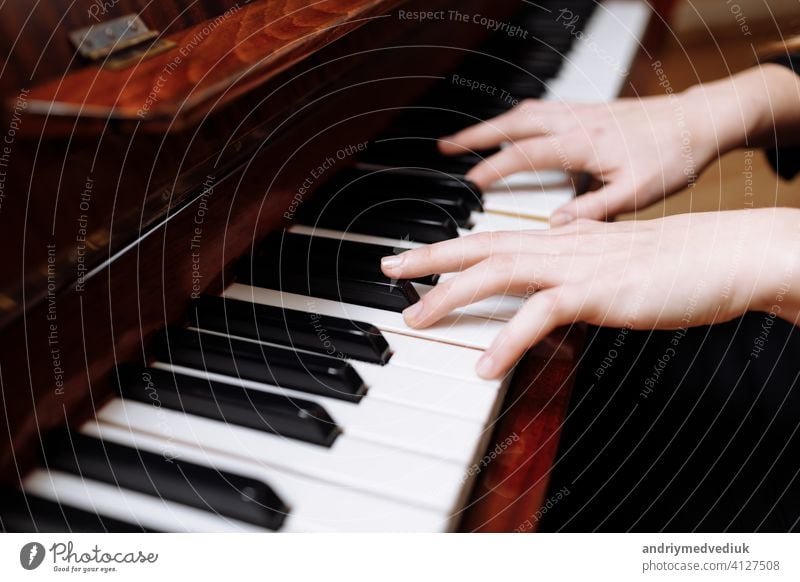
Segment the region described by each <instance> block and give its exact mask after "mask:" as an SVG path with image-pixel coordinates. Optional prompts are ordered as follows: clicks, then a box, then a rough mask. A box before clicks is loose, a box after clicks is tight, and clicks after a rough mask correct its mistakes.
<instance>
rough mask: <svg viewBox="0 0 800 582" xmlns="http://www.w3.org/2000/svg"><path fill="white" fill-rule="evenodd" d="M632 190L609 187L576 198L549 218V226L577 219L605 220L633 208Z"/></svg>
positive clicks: (628, 187) (620, 186)
mask: <svg viewBox="0 0 800 582" xmlns="http://www.w3.org/2000/svg"><path fill="white" fill-rule="evenodd" d="M633 202H634V192H633V188H632V187H631V186H628V185H625V186H623V185H616V184H614V185H609V186H605V187H603V188H600V189H599V190H595V191H594V192H587V193H586V194H582V195H580V196H576V197H575V198H573V199H572V200H570V201H569V202H567V203H566V204H564V205H563V206H561V207H560V208H559V209H558V210H556V211H555V212H554V213H553V215H552V216H551V217H550V226H563V225H565V224H568V223H570V222H572V221H573V220H577V219H578V218H590V219H592V220H605V219H607V218H613V217H615V216H616V215H617V214H621V213H623V212H626V211H628V210H633V208H634V203H633Z"/></svg>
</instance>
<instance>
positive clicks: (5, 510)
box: [0, 488, 151, 533]
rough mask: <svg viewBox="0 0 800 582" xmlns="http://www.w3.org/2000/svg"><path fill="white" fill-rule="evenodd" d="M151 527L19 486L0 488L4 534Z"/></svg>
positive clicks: (129, 530)
mask: <svg viewBox="0 0 800 582" xmlns="http://www.w3.org/2000/svg"><path fill="white" fill-rule="evenodd" d="M147 531H151V530H147V529H145V528H142V527H141V526H139V525H134V524H133V523H126V522H124V521H120V520H117V519H112V518H110V517H106V516H102V515H98V514H97V513H95V512H94V511H84V510H83V509H78V508H76V507H71V506H69V505H64V504H59V503H56V502H54V501H51V500H49V499H44V498H42V497H39V496H37V495H25V494H24V493H23V492H22V491H19V490H17V489H5V488H4V489H1V490H0V532H3V533H25V532H36V533H143V532H147Z"/></svg>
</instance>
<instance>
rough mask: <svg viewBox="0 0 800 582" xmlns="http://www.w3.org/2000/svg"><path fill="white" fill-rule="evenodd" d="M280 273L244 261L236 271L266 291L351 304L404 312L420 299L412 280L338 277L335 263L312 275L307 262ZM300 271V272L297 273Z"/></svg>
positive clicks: (344, 275) (244, 278)
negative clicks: (278, 291) (307, 267)
mask: <svg viewBox="0 0 800 582" xmlns="http://www.w3.org/2000/svg"><path fill="white" fill-rule="evenodd" d="M286 264H287V265H288V266H287V267H286V268H285V269H284V272H281V270H280V269H278V270H275V269H271V268H266V267H265V265H263V264H257V265H252V263H250V264H248V261H247V260H245V261H242V262H241V263H240V266H239V268H238V269H237V279H238V280H240V281H242V282H246V283H251V284H254V285H259V286H263V287H267V288H273V289H281V290H284V291H287V292H291V293H306V294H309V295H312V296H314V297H321V298H325V299H332V300H341V301H348V302H352V303H355V304H358V305H365V306H369V307H375V308H379V309H387V310H390V311H395V312H401V311H403V310H404V309H406V308H407V307H409V306H410V305H413V304H414V303H416V302H417V301H418V300H419V295H417V292H416V291H415V290H414V288H413V287H412V285H411V282H410V281H407V280H405V279H399V280H398V279H389V278H388V277H386V276H385V275H383V274H379V273H377V272H376V273H372V274H363V275H361V274H359V275H353V276H348V275H346V274H342V276H341V277H339V276H337V274H336V272H335V271H336V264H332V265H330V264H329V265H327V266H325V267H324V268H322V269H321V270H320V269H315V270H314V271H313V272H309V270H308V269H302V267H301V265H303V264H304V262H301V263H296V262H291V263H290V262H287V263H286ZM294 269H299V270H294Z"/></svg>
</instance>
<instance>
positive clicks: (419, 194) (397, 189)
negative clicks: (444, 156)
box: [325, 167, 482, 211]
mask: <svg viewBox="0 0 800 582" xmlns="http://www.w3.org/2000/svg"><path fill="white" fill-rule="evenodd" d="M325 191H326V192H330V195H331V196H339V195H341V193H343V192H345V191H346V192H348V193H350V192H353V193H357V194H358V195H359V196H362V197H363V196H369V197H371V198H372V199H379V200H383V199H392V198H394V197H398V196H410V197H416V198H419V199H421V200H430V201H431V202H433V203H436V204H442V205H446V204H448V203H449V204H452V205H456V206H458V207H465V208H466V210H467V211H469V210H480V209H481V203H482V194H481V192H480V190H479V189H478V187H477V186H476V185H475V184H473V183H472V182H470V181H469V180H458V179H456V178H453V177H451V176H448V175H443V174H438V173H434V172H413V171H409V170H405V169H403V168H398V169H394V168H384V169H380V170H367V169H363V168H359V167H356V168H350V169H347V170H344V171H341V172H339V173H337V174H336V177H335V178H334V179H333V182H332V184H331V185H330V188H326V190H325Z"/></svg>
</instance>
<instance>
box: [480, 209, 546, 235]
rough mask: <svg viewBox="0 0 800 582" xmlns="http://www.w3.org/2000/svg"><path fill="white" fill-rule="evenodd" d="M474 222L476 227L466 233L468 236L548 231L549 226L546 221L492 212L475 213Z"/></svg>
mask: <svg viewBox="0 0 800 582" xmlns="http://www.w3.org/2000/svg"><path fill="white" fill-rule="evenodd" d="M472 222H473V223H474V224H475V226H474V227H473V228H472V229H471V230H469V231H466V234H475V233H479V232H498V231H516V230H547V229H548V228H549V224H548V222H547V221H546V220H536V219H533V218H526V217H523V216H506V215H504V214H493V213H491V212H473V213H472Z"/></svg>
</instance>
